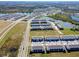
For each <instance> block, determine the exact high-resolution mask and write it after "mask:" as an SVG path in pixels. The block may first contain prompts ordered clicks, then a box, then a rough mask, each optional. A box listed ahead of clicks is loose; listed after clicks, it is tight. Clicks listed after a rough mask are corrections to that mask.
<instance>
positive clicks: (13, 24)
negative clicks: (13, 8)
mask: <svg viewBox="0 0 79 59" xmlns="http://www.w3.org/2000/svg"><path fill="white" fill-rule="evenodd" d="M25 18H27V17H22V18H21V19H18V20H16V21H14V22H12V23H11V24H10V25H8V26H7V28H8V29H7V30H5V31H4V33H3V34H2V35H1V36H0V43H1V42H2V40H3V38H4V37H5V36H6V35H7V33H8V32H9V31H10V30H11V29H12V28H13V27H14V26H15V25H16V24H18V23H19V22H20V21H22V20H24V19H25ZM0 47H1V45H0Z"/></svg>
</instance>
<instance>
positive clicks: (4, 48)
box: [0, 22, 26, 56]
mask: <svg viewBox="0 0 79 59" xmlns="http://www.w3.org/2000/svg"><path fill="white" fill-rule="evenodd" d="M25 28H26V23H25V22H24V23H23V22H22V23H19V24H17V25H16V26H15V27H14V28H12V29H11V30H10V31H9V32H8V33H7V35H6V36H5V37H4V38H3V39H2V41H1V42H0V46H1V48H0V56H7V55H9V56H17V52H18V48H19V46H20V43H21V41H22V37H23V32H24V31H25ZM11 48H15V49H16V51H15V52H12V51H11Z"/></svg>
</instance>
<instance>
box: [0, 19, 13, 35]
mask: <svg viewBox="0 0 79 59" xmlns="http://www.w3.org/2000/svg"><path fill="white" fill-rule="evenodd" d="M10 23H12V22H11V21H5V20H0V35H1V34H2V33H3V32H4V31H3V30H4V29H5V28H6V27H7V26H8V25H9V24H10Z"/></svg>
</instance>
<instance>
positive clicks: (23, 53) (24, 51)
mask: <svg viewBox="0 0 79 59" xmlns="http://www.w3.org/2000/svg"><path fill="white" fill-rule="evenodd" d="M34 18H35V17H33V18H31V19H29V20H28V21H27V27H26V31H25V33H24V36H23V41H22V42H21V45H20V48H19V53H18V57H27V56H28V50H29V49H28V48H29V45H30V41H29V36H30V23H31V20H33V19H34Z"/></svg>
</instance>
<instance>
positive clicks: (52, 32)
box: [30, 30, 59, 36]
mask: <svg viewBox="0 0 79 59" xmlns="http://www.w3.org/2000/svg"><path fill="white" fill-rule="evenodd" d="M52 35H59V33H58V32H57V31H55V30H39V31H31V32H30V36H52Z"/></svg>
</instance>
